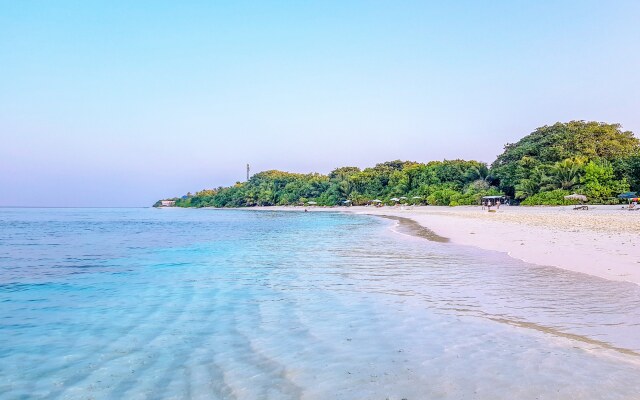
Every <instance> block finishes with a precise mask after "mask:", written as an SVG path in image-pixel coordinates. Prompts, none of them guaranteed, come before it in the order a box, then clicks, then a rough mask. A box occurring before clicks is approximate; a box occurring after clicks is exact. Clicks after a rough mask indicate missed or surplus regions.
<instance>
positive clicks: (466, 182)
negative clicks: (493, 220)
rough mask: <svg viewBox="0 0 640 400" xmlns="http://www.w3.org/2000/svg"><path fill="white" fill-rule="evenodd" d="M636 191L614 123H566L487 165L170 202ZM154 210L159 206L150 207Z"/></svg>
mask: <svg viewBox="0 0 640 400" xmlns="http://www.w3.org/2000/svg"><path fill="white" fill-rule="evenodd" d="M629 190H633V191H638V190H640V142H639V141H638V139H637V138H635V137H634V136H633V134H632V133H631V132H629V131H622V130H621V127H620V125H619V124H606V123H600V122H585V121H571V122H568V123H556V124H554V125H552V126H543V127H540V128H538V129H536V130H535V131H534V132H533V133H531V134H529V135H527V136H525V137H524V138H522V139H521V140H520V141H518V142H517V143H514V144H507V145H506V146H505V149H504V152H503V153H502V154H501V155H500V156H498V158H497V159H496V160H495V162H494V163H493V164H492V165H491V170H489V168H488V167H487V165H486V164H484V163H482V162H478V161H465V160H448V161H447V160H445V161H432V162H428V163H426V164H424V163H417V162H410V161H400V160H396V161H390V162H385V163H381V164H377V165H376V166H375V167H372V168H365V169H364V170H360V169H359V168H357V167H341V168H337V169H335V170H333V171H331V173H329V175H321V174H315V173H314V174H296V173H290V172H283V171H265V172H260V173H258V174H255V175H254V176H252V177H251V178H250V179H249V180H248V181H247V182H243V183H236V184H235V185H233V186H230V187H220V188H217V189H210V190H203V191H201V192H197V193H196V194H190V193H189V194H187V195H186V196H183V197H181V198H176V199H173V200H175V201H176V206H179V207H205V206H209V207H248V206H268V205H295V204H305V203H308V202H315V203H317V204H318V205H326V206H333V205H341V204H346V203H345V202H350V204H354V205H361V204H366V203H368V202H370V201H371V200H373V199H380V200H382V201H384V202H390V199H392V198H401V199H402V200H401V201H402V202H406V203H424V204H433V205H465V204H478V203H479V201H480V198H481V197H482V196H485V195H501V194H503V193H504V194H506V195H508V196H510V197H512V198H514V199H517V200H521V201H522V204H523V205H536V204H548V205H560V204H565V201H564V196H565V195H567V194H570V193H572V192H577V193H580V194H584V195H586V196H587V197H588V198H589V199H590V201H592V202H609V201H611V199H612V198H615V196H616V195H617V194H619V193H622V192H625V191H629ZM155 205H156V206H158V205H160V202H157V203H156V204H155Z"/></svg>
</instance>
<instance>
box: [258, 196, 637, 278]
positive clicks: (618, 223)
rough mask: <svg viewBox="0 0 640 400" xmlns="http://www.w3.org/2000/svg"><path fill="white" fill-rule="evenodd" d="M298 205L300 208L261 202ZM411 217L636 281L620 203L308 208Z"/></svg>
mask: <svg viewBox="0 0 640 400" xmlns="http://www.w3.org/2000/svg"><path fill="white" fill-rule="evenodd" d="M263 208H266V209H271V210H298V211H301V210H302V208H301V207H263ZM308 210H309V211H311V212H322V211H344V212H352V213H358V214H371V215H380V216H395V217H404V218H409V219H412V220H414V221H416V222H418V223H419V224H421V225H422V226H424V227H426V228H428V229H430V230H432V231H433V232H435V233H436V234H438V235H440V236H444V237H446V238H449V239H450V241H451V242H452V243H456V244H460V245H468V246H475V247H478V248H481V249H486V250H493V251H499V252H505V253H508V254H509V255H510V256H512V257H515V258H518V259H521V260H524V261H526V262H530V263H534V264H539V265H549V266H555V267H559V268H564V269H567V270H571V271H575V272H581V273H585V274H589V275H594V276H598V277H601V278H605V279H611V280H616V281H627V282H633V283H636V284H639V285H640V211H628V210H623V209H622V208H621V206H592V207H590V209H589V210H588V211H576V210H573V209H572V207H509V206H502V207H501V208H500V210H498V211H497V212H495V213H489V212H487V211H486V210H482V209H481V207H473V206H469V207H434V206H426V207H404V206H396V207H388V206H387V207H381V208H375V207H338V208H322V207H310V208H308Z"/></svg>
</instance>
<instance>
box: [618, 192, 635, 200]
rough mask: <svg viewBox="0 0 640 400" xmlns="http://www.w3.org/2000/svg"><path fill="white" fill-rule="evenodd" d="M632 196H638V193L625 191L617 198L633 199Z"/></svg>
mask: <svg viewBox="0 0 640 400" xmlns="http://www.w3.org/2000/svg"><path fill="white" fill-rule="evenodd" d="M634 197H638V193H636V192H626V193H622V194H619V195H618V198H619V199H629V201H631V199H633V198H634Z"/></svg>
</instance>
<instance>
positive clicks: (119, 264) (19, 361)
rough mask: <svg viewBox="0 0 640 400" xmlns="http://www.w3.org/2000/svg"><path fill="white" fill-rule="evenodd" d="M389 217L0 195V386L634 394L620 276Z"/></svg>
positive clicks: (311, 394) (221, 395) (631, 319)
mask: <svg viewBox="0 0 640 400" xmlns="http://www.w3.org/2000/svg"><path fill="white" fill-rule="evenodd" d="M396 224H397V222H394V221H389V220H383V219H378V218H375V217H367V216H355V215H343V214H337V213H336V214H333V213H288V212H269V211H260V212H257V211H235V210H225V211H220V210H180V209H166V210H154V209H0V338H1V340H0V397H1V398H3V399H4V398H7V399H14V398H72V399H76V398H82V399H85V398H96V399H102V398H113V399H121V398H127V399H136V398H140V399H143V398H176V399H181V398H203V399H263V398H273V399H297V398H304V399H326V398H331V399H365V398H366V399H386V398H389V399H401V398H407V399H463V398H464V399H466V398H473V399H516V398H517V399H538V398H540V399H569V398H571V399H593V398H598V399H636V398H637V393H640V356H639V355H638V353H640V287H638V286H637V285H633V284H626V283H620V282H610V281H606V280H603V279H599V278H594V277H589V276H586V275H582V274H577V273H572V272H567V271H563V270H559V269H555V268H549V267H539V266H534V265H530V264H526V263H523V262H519V261H517V260H513V259H511V258H509V257H507V256H505V255H502V254H498V253H492V252H485V251H480V250H474V249H470V248H463V247H459V246H455V245H451V244H447V243H437V242H430V241H427V240H425V239H421V238H415V237H411V236H407V235H406V234H404V230H403V229H402V227H398V226H396Z"/></svg>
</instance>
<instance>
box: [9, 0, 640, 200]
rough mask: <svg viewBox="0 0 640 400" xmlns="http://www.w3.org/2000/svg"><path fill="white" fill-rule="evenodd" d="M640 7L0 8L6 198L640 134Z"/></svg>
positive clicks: (488, 154)
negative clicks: (595, 133) (544, 129)
mask: <svg viewBox="0 0 640 400" xmlns="http://www.w3.org/2000/svg"><path fill="white" fill-rule="evenodd" d="M639 15H640V2H639V1H615V2H605V1H530V2H524V1H504V2H484V1H469V2H445V1H440V2H432V3H431V4H430V2H427V1H415V2H410V1H402V2H391V1H385V2H376V1H361V2H357V1H353V2H350V1H335V2H333V1H318V2H307V1H283V2H266V1H256V2H217V1H187V2H178V1H27V0H25V1H15V0H0V136H1V141H0V205H25V206H38V205H51V206H101V205H113V206H127V205H132V206H138V205H143V206H144V205H150V204H152V203H153V202H154V201H155V200H156V199H158V198H161V197H169V196H174V195H181V194H183V193H186V192H187V191H196V190H199V189H202V188H209V187H215V186H219V185H228V184H232V183H234V182H235V181H238V180H243V179H244V174H245V172H244V168H245V164H246V163H247V162H250V163H251V164H252V167H253V170H254V171H260V170H266V169H283V170H288V171H295V172H310V171H317V172H323V173H326V172H329V171H330V170H331V169H332V168H333V167H336V166H346V165H355V166H360V167H364V166H370V165H373V164H375V163H376V162H382V161H386V160H394V159H406V160H415V161H429V160H442V159H445V158H447V159H452V158H466V159H478V160H481V161H486V162H491V161H493V159H494V158H495V156H496V155H497V154H498V153H500V152H501V150H502V146H503V145H504V144H505V143H506V142H514V141H516V140H518V139H519V138H520V137H522V136H524V135H526V134H527V133H529V132H531V131H532V130H534V129H535V128H536V127H538V126H541V125H545V124H551V123H554V122H556V121H569V120H572V119H585V120H598V121H607V122H619V123H621V124H622V125H623V127H624V128H626V129H629V130H632V131H634V132H636V135H637V136H638V134H639V133H640V24H639V23H638V16H639Z"/></svg>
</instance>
